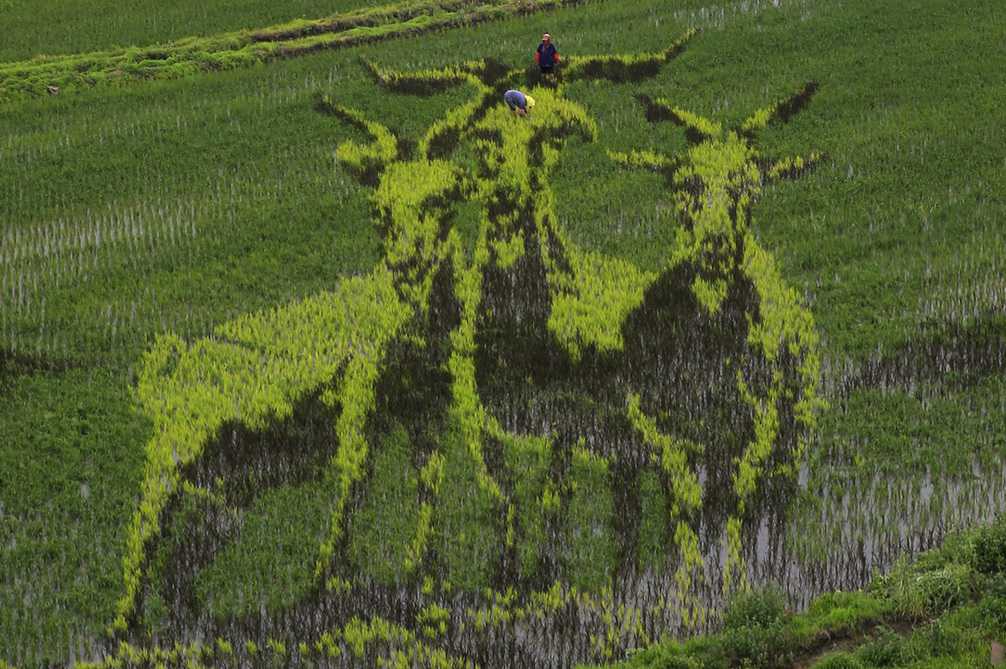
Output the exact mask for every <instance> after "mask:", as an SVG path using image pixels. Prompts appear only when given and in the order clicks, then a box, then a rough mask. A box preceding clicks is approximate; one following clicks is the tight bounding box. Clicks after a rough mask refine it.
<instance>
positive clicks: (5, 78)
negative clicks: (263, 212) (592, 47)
mask: <svg viewBox="0 0 1006 669" xmlns="http://www.w3.org/2000/svg"><path fill="white" fill-rule="evenodd" d="M583 1H584V0H402V1H401V2H398V3H396V4H391V5H387V6H383V7H375V8H370V9H359V10H355V11H351V12H347V13H345V14H341V15H338V16H334V17H330V18H324V19H316V20H313V21H309V20H297V21H292V22H289V23H285V24H281V25H278V26H273V27H269V28H262V29H259V30H254V31H242V32H234V33H225V34H222V35H216V36H211V37H194V38H187V39H182V40H178V41H176V42H171V43H168V44H164V45H158V46H151V47H132V48H128V49H122V50H116V51H102V52H95V53H86V54H76V55H69V56H38V57H36V58H34V59H32V60H29V61H22V62H17V63H3V64H0V102H5V101H10V100H16V99H18V98H25V97H42V96H45V95H47V94H51V93H53V92H57V93H58V94H63V91H66V90H69V89H71V88H74V87H88V86H95V85H102V84H112V83H121V82H126V81H131V80H134V81H135V80H145V79H177V78H180V77H186V76H191V75H194V74H197V73H200V72H212V71H216V70H229V69H235V68H240V67H248V66H251V65H254V64H256V63H263V62H267V61H270V60H275V59H278V58H292V57H296V56H301V55H305V54H308V53H313V52H317V51H322V50H326V49H336V48H342V47H348V46H353V45H357V44H364V43H368V42H374V41H378V40H384V39H390V38H394V37H404V36H408V35H417V34H421V33H425V32H429V31H433V30H442V29H445V28H452V27H457V26H463V25H474V24H476V23H481V22H484V21H491V20H497V19H502V18H505V17H507V16H515V15H520V14H528V13H532V12H538V11H544V10H547V9H554V8H558V7H564V6H567V5H573V4H578V3H580V2H583Z"/></svg>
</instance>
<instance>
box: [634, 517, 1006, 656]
mask: <svg viewBox="0 0 1006 669" xmlns="http://www.w3.org/2000/svg"><path fill="white" fill-rule="evenodd" d="M1004 569H1006V519H1000V520H999V521H997V522H995V523H993V524H992V525H990V526H988V527H982V528H979V529H976V530H971V531H968V532H964V533H961V534H958V535H954V536H950V537H948V538H947V540H946V541H945V543H944V544H943V546H941V547H940V548H937V549H934V550H931V551H929V552H927V553H924V554H922V555H920V556H919V557H918V558H917V559H916V560H915V561H914V562H909V561H906V560H902V561H901V562H899V563H898V564H897V565H896V567H895V568H894V570H893V571H892V572H891V573H890V574H888V575H885V576H877V577H875V578H874V579H873V581H872V582H871V583H870V584H869V586H868V587H867V588H866V589H865V590H864V591H859V592H847V593H842V592H835V593H829V594H826V595H823V596H821V597H819V598H817V599H816V600H815V601H814V602H812V603H811V605H810V607H809V609H808V611H807V612H805V613H801V614H795V615H794V614H792V613H790V612H787V611H785V610H784V609H783V607H782V602H781V600H780V597H779V595H778V594H777V593H776V592H775V591H774V590H773V589H772V588H771V587H769V588H766V589H761V590H757V591H753V592H750V593H743V594H740V595H739V596H737V597H736V598H735V599H734V600H733V602H732V603H731V604H730V605H729V606H728V607H727V613H726V617H725V625H724V630H723V631H722V632H720V633H717V634H714V635H709V636H703V637H697V638H694V639H690V640H688V641H684V642H664V643H660V644H658V645H655V646H653V647H652V648H649V649H647V650H643V651H640V652H639V653H637V654H636V655H634V656H633V657H632V658H631V659H630V660H628V661H626V662H624V663H622V664H619V665H616V666H617V667H620V668H622V669H650V668H653V669H655V668H656V667H662V668H666V667H673V668H678V667H681V668H684V669H691V668H693V667H694V668H700V669H721V668H722V669H726V668H727V667H737V666H743V667H752V669H790V668H792V667H797V668H806V669H815V668H818V669H825V668H826V667H828V668H830V667H856V668H859V669H874V668H880V667H903V666H912V667H951V666H953V667H991V665H990V664H989V641H990V640H992V639H997V638H1002V635H1003V633H1004V632H1006V615H1003V605H1002V593H1003V592H1006V587H1004V584H1006V571H1004ZM895 630H896V631H895Z"/></svg>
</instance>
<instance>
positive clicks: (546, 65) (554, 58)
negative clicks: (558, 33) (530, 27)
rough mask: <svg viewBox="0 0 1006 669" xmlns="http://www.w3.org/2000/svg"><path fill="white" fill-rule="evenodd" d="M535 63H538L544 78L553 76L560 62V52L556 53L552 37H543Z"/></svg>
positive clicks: (545, 35) (536, 52) (547, 35)
mask: <svg viewBox="0 0 1006 669" xmlns="http://www.w3.org/2000/svg"><path fill="white" fill-rule="evenodd" d="M534 62H536V63H538V69H539V70H540V71H541V74H542V76H545V75H549V74H552V71H553V70H554V69H555V66H556V64H557V63H558V62H559V52H558V51H556V49H555V45H554V44H552V36H551V35H549V34H548V33H545V34H544V35H542V36H541V44H539V45H538V50H537V51H535V54H534Z"/></svg>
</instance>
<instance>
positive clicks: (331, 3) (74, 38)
mask: <svg viewBox="0 0 1006 669" xmlns="http://www.w3.org/2000/svg"><path fill="white" fill-rule="evenodd" d="M386 4H388V1H387V0H293V1H292V2H288V3H284V5H283V6H282V7H279V6H276V5H275V4H273V3H270V2H263V1H261V0H245V1H243V2H241V3H239V4H236V5H235V4H232V5H228V6H226V7H224V6H215V5H206V4H204V3H199V2H192V1H185V0H183V1H182V2H177V3H172V4H171V5H170V6H166V5H163V4H160V3H157V2H153V1H152V0H140V1H138V2H135V3H132V4H130V5H127V6H121V5H117V4H116V3H114V2H112V1H111V0H93V1H92V2H89V3H88V4H87V5H86V6H79V7H78V6H76V5H67V4H66V3H63V2H59V1H58V0H41V1H40V2H38V3H35V4H33V5H31V6H27V5H24V4H20V3H7V4H5V5H4V6H3V7H0V17H2V19H3V21H4V24H5V25H6V26H8V28H9V30H8V39H7V40H5V41H4V44H3V46H2V47H0V62H6V61H16V60H26V59H28V58H32V57H34V56H39V55H58V54H71V53H84V52H89V51H96V50H100V49H109V48H113V47H116V46H131V45H132V46H139V45H144V44H161V43H164V42H167V41H169V40H175V39H178V38H183V37H189V36H193V35H211V34H215V33H219V32H225V31H233V30H240V29H242V28H250V27H255V26H266V25H273V24H276V23H279V22H284V21H290V20H293V19H296V18H298V17H305V16H309V17H310V16H329V15H333V14H341V13H345V12H349V11H353V10H359V9H361V8H365V7H372V6H377V5H386ZM67 25H72V26H74V30H64V29H61V26H64V27H65V26H67Z"/></svg>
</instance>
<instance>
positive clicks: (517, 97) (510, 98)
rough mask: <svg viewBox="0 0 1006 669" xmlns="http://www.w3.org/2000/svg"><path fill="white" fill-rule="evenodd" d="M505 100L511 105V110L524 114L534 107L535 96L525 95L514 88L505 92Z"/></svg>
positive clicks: (519, 114)
mask: <svg viewBox="0 0 1006 669" xmlns="http://www.w3.org/2000/svg"><path fill="white" fill-rule="evenodd" d="M503 101H504V102H506V103H507V106H508V107H510V111H512V112H513V113H514V114H517V116H524V115H525V114H527V113H528V112H530V111H531V108H532V107H534V98H533V97H531V96H530V95H524V94H523V93H521V92H520V91H515V90H513V89H510V90H509V91H507V92H506V93H504V94H503Z"/></svg>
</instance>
